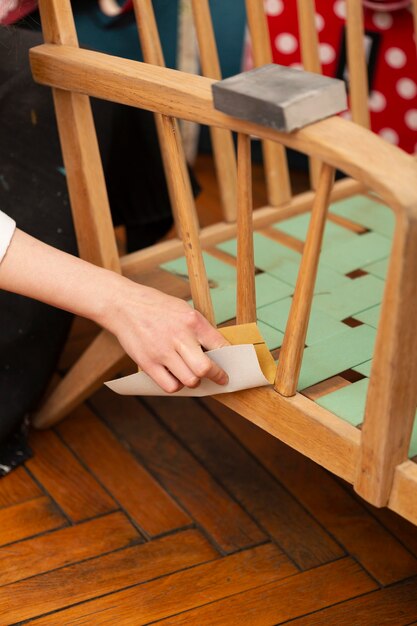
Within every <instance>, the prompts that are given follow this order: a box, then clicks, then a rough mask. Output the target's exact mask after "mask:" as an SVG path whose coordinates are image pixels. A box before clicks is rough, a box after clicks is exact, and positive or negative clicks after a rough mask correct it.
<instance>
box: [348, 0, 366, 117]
mask: <svg viewBox="0 0 417 626" xmlns="http://www.w3.org/2000/svg"><path fill="white" fill-rule="evenodd" d="M346 11H347V16H346V18H347V19H346V44H347V56H348V67H349V100H350V110H351V113H352V119H353V121H354V122H356V123H357V124H360V125H361V126H364V127H365V128H370V127H371V120H370V114H369V109H368V69H367V63H366V56H365V42H364V36H365V27H364V15H363V6H362V3H360V2H357V0H347V1H346Z"/></svg>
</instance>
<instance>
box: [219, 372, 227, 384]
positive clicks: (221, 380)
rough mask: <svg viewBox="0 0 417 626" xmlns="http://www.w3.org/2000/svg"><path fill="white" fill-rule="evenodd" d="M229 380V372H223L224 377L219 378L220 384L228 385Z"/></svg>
mask: <svg viewBox="0 0 417 626" xmlns="http://www.w3.org/2000/svg"><path fill="white" fill-rule="evenodd" d="M228 382H229V377H228V375H227V374H223V375H222V377H221V378H220V380H219V385H227V383H228Z"/></svg>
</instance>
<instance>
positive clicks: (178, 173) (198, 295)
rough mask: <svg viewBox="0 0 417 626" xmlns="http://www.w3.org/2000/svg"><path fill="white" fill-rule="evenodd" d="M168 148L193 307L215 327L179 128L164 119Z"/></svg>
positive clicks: (168, 119) (171, 120)
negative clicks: (186, 180) (186, 176)
mask: <svg viewBox="0 0 417 626" xmlns="http://www.w3.org/2000/svg"><path fill="white" fill-rule="evenodd" d="M161 120H162V127H163V129H164V138H165V147H166V150H167V154H168V155H169V159H170V168H171V173H172V177H173V189H172V190H173V194H174V196H175V201H176V205H177V217H178V221H179V225H180V229H181V233H182V243H183V248H184V254H185V258H186V260H187V268H188V279H189V281H190V289H191V295H192V298H193V303H194V307H195V308H196V309H197V310H198V311H200V313H202V314H203V315H204V317H205V318H207V319H208V320H209V322H211V323H212V324H214V323H215V322H214V311H213V305H212V302H211V297H210V291H209V285H208V280H207V274H206V270H205V267H204V261H203V255H202V251H201V246H200V241H199V235H198V227H197V222H196V220H195V214H194V200H193V196H192V194H191V190H190V189H189V186H188V185H187V184H186V183H185V178H184V175H185V172H184V167H183V159H182V157H181V140H180V137H179V136H178V126H177V124H175V123H174V121H173V119H172V118H170V117H168V116H165V115H164V116H162V118H161Z"/></svg>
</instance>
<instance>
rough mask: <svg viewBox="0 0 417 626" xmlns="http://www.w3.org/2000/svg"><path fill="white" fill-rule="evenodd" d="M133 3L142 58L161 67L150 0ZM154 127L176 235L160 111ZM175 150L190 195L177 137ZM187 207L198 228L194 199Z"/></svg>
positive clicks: (173, 193) (177, 219)
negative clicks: (177, 151)
mask: <svg viewBox="0 0 417 626" xmlns="http://www.w3.org/2000/svg"><path fill="white" fill-rule="evenodd" d="M133 7H134V10H135V15H136V22H137V25H138V31H139V39H140V43H141V47H142V53H143V58H144V60H145V61H146V63H151V64H152V65H159V66H161V67H165V59H164V54H163V51H162V46H161V40H160V38H159V33H158V27H157V24H156V20H155V14H154V11H153V6H152V0H133ZM154 118H155V124H156V130H157V133H158V138H159V144H160V148H161V155H162V162H163V165H164V171H165V176H166V180H167V185H168V192H169V197H170V200H171V207H172V212H173V215H174V220H175V224H176V227H177V232H178V235H179V236H180V235H181V232H180V225H179V223H180V219H179V217H178V211H179V207H178V205H177V204H176V194H175V192H174V186H175V181H174V180H173V173H172V168H171V164H170V158H169V154H168V152H167V147H166V144H167V139H166V136H165V132H166V131H164V128H167V125H164V124H163V123H162V115H160V114H159V113H155V114H154ZM170 124H171V125H173V126H174V127H175V132H176V134H177V135H178V137H180V136H181V135H180V130H179V125H178V122H177V121H176V120H173V119H171V122H170ZM178 150H179V158H180V161H181V171H182V179H183V180H184V185H185V186H186V187H187V195H190V196H191V198H192V197H193V193H192V188H191V182H190V177H189V174H188V169H187V163H186V160H185V155H184V149H183V146H182V142H181V141H180V140H179V141H178ZM188 209H189V210H190V211H191V212H192V213H193V220H194V222H195V225H196V227H197V228H198V219H197V213H196V210H195V205H194V201H193V202H192V204H191V205H189V207H188Z"/></svg>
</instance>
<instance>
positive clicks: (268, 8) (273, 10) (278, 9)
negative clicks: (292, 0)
mask: <svg viewBox="0 0 417 626" xmlns="http://www.w3.org/2000/svg"><path fill="white" fill-rule="evenodd" d="M264 7H265V13H266V14H267V15H281V13H282V12H283V10H284V3H283V1H282V0H264Z"/></svg>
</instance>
